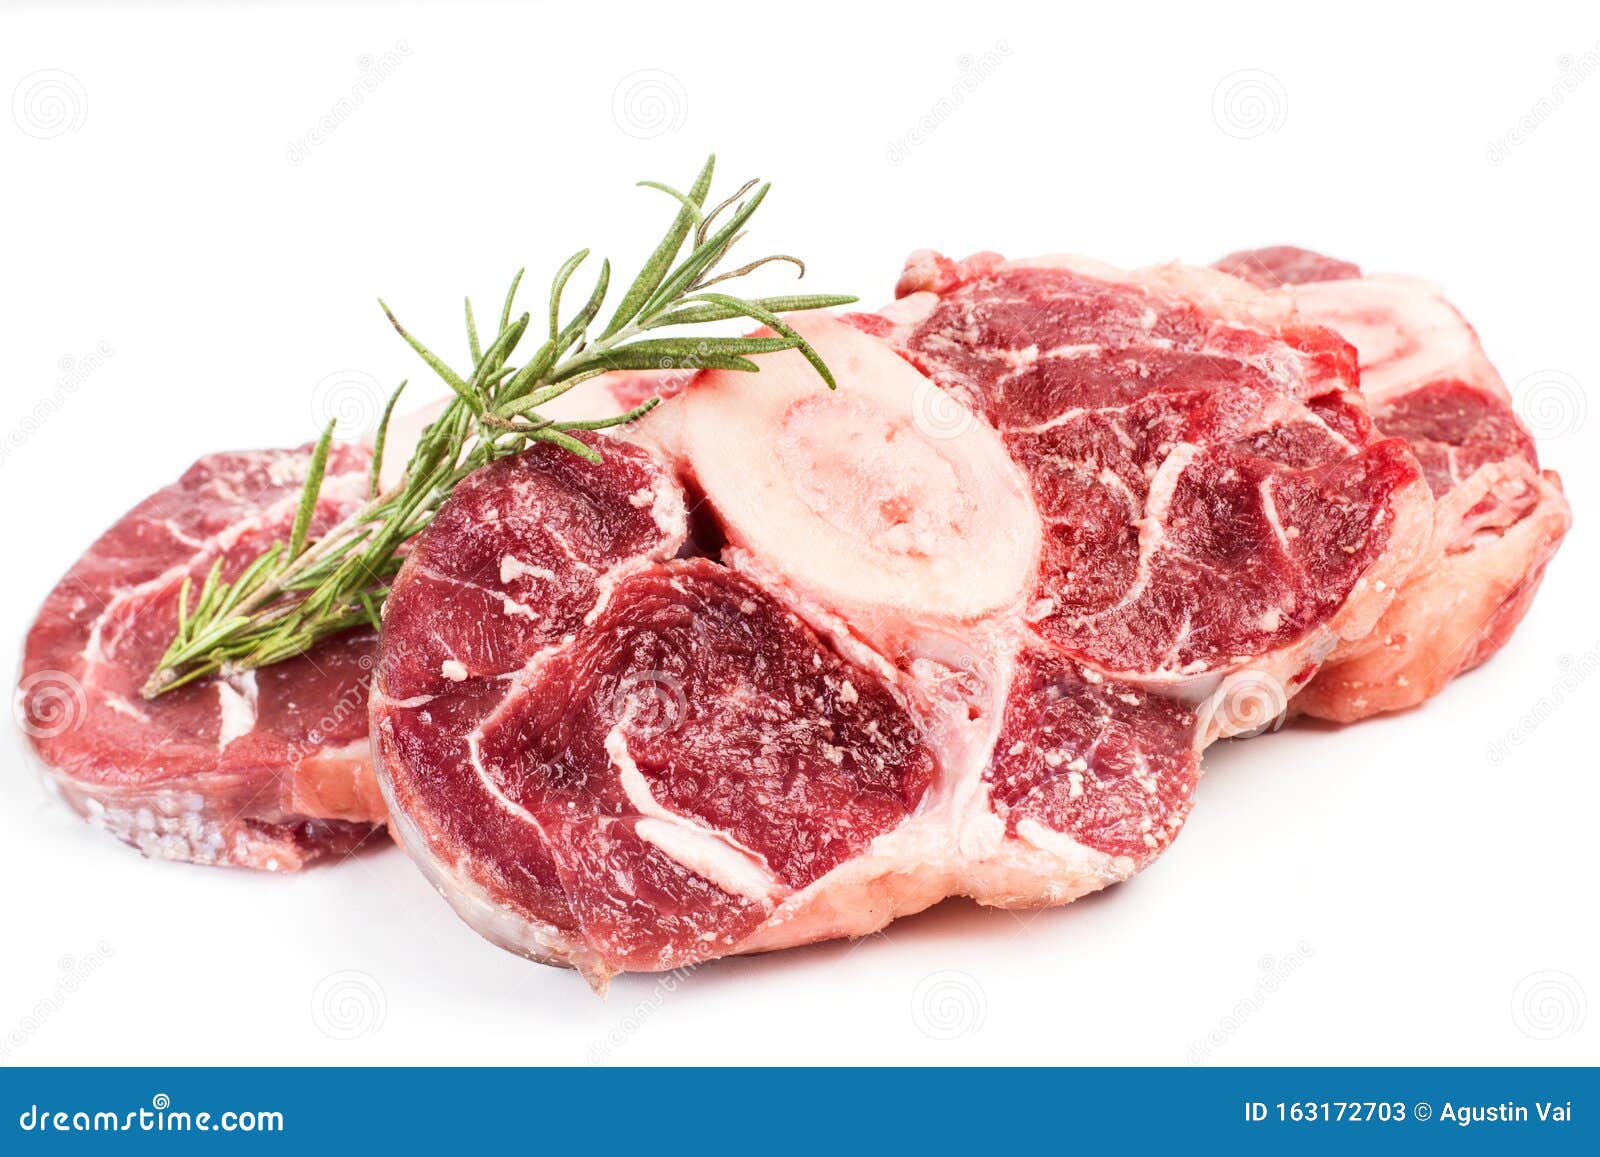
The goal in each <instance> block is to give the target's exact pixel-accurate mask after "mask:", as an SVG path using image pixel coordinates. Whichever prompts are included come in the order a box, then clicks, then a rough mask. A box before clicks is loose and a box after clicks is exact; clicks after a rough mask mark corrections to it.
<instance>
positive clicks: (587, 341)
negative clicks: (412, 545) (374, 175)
mask: <svg viewBox="0 0 1600 1157" xmlns="http://www.w3.org/2000/svg"><path fill="white" fill-rule="evenodd" d="M714 168H715V158H714V157H713V158H709V159H708V160H707V161H706V163H705V165H704V167H702V168H701V170H700V173H699V175H698V176H697V177H696V178H695V180H694V183H693V184H692V185H691V186H690V187H689V190H688V192H686V193H684V192H679V191H678V190H676V189H673V188H671V187H669V186H667V185H663V184H659V183H657V182H654V181H641V182H640V184H641V185H643V186H645V187H648V188H651V189H656V190H660V191H662V192H664V193H667V194H669V195H670V196H671V197H672V198H673V199H674V200H676V201H677V202H678V211H677V215H676V216H675V218H674V219H673V222H672V225H671V226H670V227H669V228H668V229H667V232H666V235H665V236H664V237H662V239H661V242H660V244H658V245H657V246H656V248H655V250H654V252H652V253H651V254H650V256H649V257H648V258H647V259H646V260H645V262H644V264H643V266H642V267H641V268H640V270H639V273H638V275H637V276H636V277H635V278H634V279H633V282H632V283H631V284H630V285H629V286H628V288H627V290H626V291H625V292H624V293H623V295H622V298H621V300H620V302H619V303H618V304H617V306H616V308H615V309H614V310H613V311H612V313H611V315H610V317H609V318H607V319H606V321H605V322H604V325H603V326H601V327H600V328H598V329H596V326H597V325H599V322H600V317H601V313H602V310H603V308H604V306H605V302H606V297H607V292H608V290H609V288H610V284H611V264H610V262H609V261H602V262H601V263H600V269H599V273H598V274H597V276H596V279H595V284H594V288H593V290H592V291H591V292H590V294H589V296H588V298H587V299H586V300H585V301H584V303H583V305H582V306H580V307H579V308H578V310H577V311H576V312H575V313H574V314H572V315H571V316H569V317H566V318H565V320H563V309H562V301H563V297H564V295H565V292H566V289H567V285H568V283H569V282H570V281H571V280H572V278H573V276H574V275H575V274H576V273H577V271H578V269H579V267H580V266H581V265H582V264H583V263H584V261H585V260H587V258H588V257H589V250H587V249H582V250H579V251H578V252H577V253H574V254H573V255H572V256H571V257H570V258H568V259H567V260H566V261H565V262H563V263H562V265H561V267H560V268H559V269H558V270H557V271H556V274H555V277H554V279H553V280H552V282H551V287H550V297H549V304H548V308H547V309H543V310H541V311H540V317H539V325H538V327H535V326H534V317H533V315H532V314H530V313H527V312H523V313H520V314H515V313H514V311H515V305H516V296H517V289H518V286H519V285H520V284H521V281H522V274H521V273H520V272H519V273H518V274H517V276H516V277H515V278H514V279H513V280H512V282H511V288H510V290H509V291H508V292H507V293H506V297H505V303H504V305H503V306H502V307H501V310H500V324H499V328H498V330H497V331H496V332H495V335H494V338H493V340H491V341H490V342H489V343H488V344H487V345H485V344H483V343H482V342H481V340H480V338H479V333H478V326H477V322H476V320H475V318H474V316H473V312H472V302H471V300H470V299H469V300H468V301H467V303H466V326H467V345H468V349H469V351H470V354H471V358H472V370H471V371H470V372H469V373H467V374H459V373H457V372H456V371H455V370H453V369H451V368H450V367H449V366H448V365H446V364H445V362H444V361H443V359H441V358H440V357H439V356H438V355H436V354H435V353H434V352H433V351H432V350H430V349H429V348H428V347H427V346H425V345H423V344H422V342H420V341H418V340H417V339H416V338H415V337H414V336H412V334H411V333H410V332H408V331H407V330H406V329H405V327H404V326H402V325H401V324H400V322H399V321H398V320H396V319H395V316H394V314H393V313H392V312H391V311H390V310H389V307H388V306H387V305H385V304H384V303H383V302H382V301H380V302H379V305H380V306H382V308H383V311H384V313H385V314H386V315H387V316H388V318H389V320H390V322H391V323H393V325H394V327H395V329H396V331H398V332H399V334H400V336H401V337H402V338H404V339H405V341H406V342H407V344H409V345H410V346H411V348H412V349H413V350H415V351H416V352H417V354H418V355H419V356H420V357H421V358H422V360H423V361H424V362H426V363H427V364H428V366H429V367H430V368H431V369H432V370H433V371H434V373H436V374H438V375H439V377H440V378H442V379H443V380H444V382H445V384H446V385H448V386H449V387H450V389H451V390H452V391H453V392H454V394H455V397H454V398H452V399H451V401H450V403H449V404H448V405H447V406H446V407H445V409H444V411H443V412H442V413H441V414H440V415H439V417H438V418H437V419H436V420H435V421H434V422H433V423H432V424H430V425H429V426H428V427H427V428H426V429H425V430H424V431H423V432H422V435H421V437H420V439H419V440H418V443H417V446H416V449H415V450H413V451H412V454H411V457H410V458H409V459H408V461H407V464H406V469H405V472H404V474H403V475H402V476H401V478H400V480H399V481H398V482H396V483H395V484H394V485H393V486H390V487H389V488H387V489H384V490H381V491H380V489H379V484H378V479H379V476H380V472H381V470H382V467H383V456H384V450H385V442H386V440H387V435H388V429H389V419H390V417H391V415H392V414H393V413H394V408H395V404H396V402H397V401H398V400H399V397H400V393H401V391H402V390H404V389H405V385H406V384H405V383H404V382H402V383H401V384H400V386H399V388H398V389H396V390H395V392H394V394H393V395H391V397H390V398H389V400H388V404H387V405H386V406H385V407H384V410H383V414H382V417H381V418H380V420H379V424H378V430H377V434H376V436H375V438H374V442H373V454H372V466H371V483H370V486H369V498H368V501H367V502H366V503H364V504H363V505H362V506H361V507H360V508H359V509H357V510H355V511H354V512H352V513H351V514H350V515H349V516H348V517H346V518H345V519H344V520H343V521H341V522H340V523H339V524H338V525H336V526H334V527H333V528H332V529H330V530H329V531H327V532H326V533H325V534H323V535H321V536H320V537H316V538H313V537H312V536H311V533H310V531H311V522H312V515H313V513H314V512H315V510H316V506H317V498H318V495H319V494H320V493H321V489H322V478H323V473H324V470H325V468H326V465H327V460H328V452H329V449H330V447H331V446H332V441H333V425H332V424H331V423H330V424H329V425H328V427H327V428H326V429H324V430H323V431H322V435H321V437H320V438H319V439H318V440H317V443H316V446H315V448H314V449H313V451H312V455H311V462H310V466H309V469H308V471H307V476H306V481H305V486H304V489H303V491H302V494H301V499H300V505H299V508H298V511H297V514H296V517H295V521H294V524H293V527H292V529H291V531H290V534H289V540H288V541H287V542H280V543H278V544H277V545H275V546H273V547H272V548H271V549H270V550H268V551H267V552H266V553H264V554H262V555H260V556H258V557H257V558H255V559H254V560H252V561H251V562H250V563H249V564H248V565H247V566H245V567H244V569H243V570H242V571H240V572H239V574H238V575H237V577H235V578H233V579H231V580H227V579H224V578H223V560H222V559H220V558H219V559H218V560H217V561H216V563H215V564H214V565H213V566H212V568H211V570H210V572H209V573H208V574H207V575H206V578H205V580H204V581H203V582H202V583H201V584H200V589H199V591H198V592H196V591H195V590H194V589H193V584H192V583H191V582H190V581H189V579H187V578H186V579H184V581H183V585H182V587H181V588H180V590H179V593H178V626H177V630H176V632H175V634H174V635H173V638H172V642H171V644H170V645H169V646H168V647H167V650H166V653H165V654H164V655H162V657H161V661H160V662H159V663H158V664H157V665H156V667H155V669H154V670H153V671H152V672H151V674H150V677H149V679H148V680H147V681H146V682H145V685H144V696H145V698H147V699H153V698H155V697H156V696H158V695H161V694H163V693H164V692H167V691H170V690H172V689H173V688H175V687H181V686H182V685H184V684H185V683H189V682H192V681H194V680H196V679H202V678H205V677H208V676H211V675H219V674H220V675H228V674H232V673H235V672H239V671H244V670H249V669H252V668H256V667H264V666H268V665H270V664H272V663H277V662H281V661H282V660H284V659H287V658H290V657H291V656H293V655H297V654H299V653H301V652H302V651H305V650H307V649H309V648H310V647H312V646H314V645H315V644H316V643H317V642H319V641H320V640H322V639H325V638H327V637H328V636H330V635H334V634H338V633H339V632H341V631H346V630H350V629H351V628H354V627H358V626H361V625H363V624H365V625H370V626H372V627H373V628H376V627H377V626H378V625H379V612H380V609H381V607H382V605H383V600H384V597H385V596H386V595H387V594H388V588H389V582H390V580H391V579H392V578H393V577H394V574H395V572H396V571H397V570H398V569H399V567H400V562H401V551H402V547H403V546H404V544H405V543H406V541H407V540H408V539H410V538H411V537H412V536H414V535H416V534H417V533H418V532H419V531H421V530H422V529H423V527H425V526H427V525H428V523H429V521H430V520H431V519H432V518H433V515H434V513H435V512H436V511H437V510H438V509H439V507H440V505H441V504H442V503H443V502H444V500H445V498H446V497H448V496H449V494H450V492H451V490H453V489H454V488H455V486H456V484H457V483H458V482H460V481H461V480H462V479H463V478H465V477H466V476H467V475H468V474H470V473H472V472H473V471H474V470H476V469H478V468H479V467H480V466H483V465H484V464H486V463H488V462H491V461H493V460H495V459H497V458H502V457H505V456H506V455H508V454H515V453H517V452H518V451H520V450H522V449H525V448H526V447H528V446H530V445H532V444H534V443H536V442H547V443H550V444H551V445H554V446H558V447H560V448H562V449H564V450H567V451H569V452H571V453H573V454H576V455H579V456H580V457H582V458H585V459H589V460H591V461H599V454H598V452H596V451H595V450H593V449H591V448H590V447H589V446H587V445H585V444H584V443H583V442H582V441H580V440H578V439H577V438H575V437H573V436H572V434H571V433H570V431H576V430H600V429H605V428H607V427H610V426H617V425H621V424H623V423H625V422H631V421H634V420H635V419H637V418H639V417H641V416H643V415H644V414H646V413H648V412H649V411H650V410H651V409H653V408H654V407H655V406H656V404H657V403H658V402H659V401H660V399H659V398H651V399H650V400H649V401H647V402H645V403H644V404H643V405H640V406H636V407H634V408H633V409H631V410H629V411H627V412H626V413H622V414H612V415H609V416H604V417H599V418H593V419H586V420H574V421H558V420H555V419H551V418H546V417H544V416H543V415H541V413H540V407H541V406H545V405H548V404H549V403H550V402H552V401H554V400H555V399H556V398H558V397H560V396H561V395H562V394H564V393H566V392H567V391H568V390H570V389H572V388H573V387H574V386H577V385H579V384H580V383H582V382H584V381H587V380H588V379H590V378H593V377H596V376H598V375H600V374H603V373H607V372H610V371H612V370H632V369H654V368H659V367H663V366H674V367H685V368H712V369H727V370H741V371H747V372H752V373H753V372H755V371H756V370H758V369H759V367H758V366H757V365H756V363H755V362H753V361H751V360H750V357H749V355H751V354H760V353H770V352H774V351H777V350H787V349H793V350H798V351H800V353H801V354H803V355H804V356H805V357H806V359H807V360H809V361H810V362H811V364H812V365H813V366H815V367H816V370H817V373H818V374H819V375H820V376H821V377H822V379H823V380H824V381H825V382H827V384H828V385H829V386H830V387H832V386H833V385H834V381H833V376H832V375H831V374H830V373H829V372H828V367H827V366H826V365H824V364H823V361H822V359H821V357H819V356H818V354H817V351H816V350H814V349H812V348H811V346H810V345H809V344H808V343H807V342H806V341H805V339H804V338H802V337H801V336H800V335H799V334H798V333H796V332H795V331H794V330H793V329H792V328H790V327H789V326H788V325H786V324H784V322H783V321H782V319H781V318H779V317H778V316H777V315H778V314H779V313H786V312H795V311H800V310H809V309H823V308H827V307H830V306H836V305H848V304H849V303H850V302H853V301H854V300H856V299H855V298H853V297H847V296H841V295H837V294H808V295H801V296H790V297H754V298H744V297H739V296H736V295H734V294H731V293H727V292H723V291H721V290H720V289H716V290H714V289H713V288H712V287H713V286H722V285H724V283H727V282H732V281H735V280H737V279H738V278H741V277H743V276H745V275H746V274H748V273H751V272H753V271H754V270H756V269H758V268H760V267H761V266H763V265H766V264H768V263H770V262H775V261H777V262H788V263H790V264H793V265H795V266H796V267H798V269H799V271H800V273H801V275H802V276H803V275H804V273H805V266H804V264H803V263H802V262H801V261H800V260H799V259H798V258H795V257H790V256H788V255H786V254H773V255H770V256H766V257H761V258H758V259H756V260H754V261H750V262H747V263H745V264H743V265H740V266H738V267H737V268H733V269H727V270H724V269H723V265H724V264H725V262H726V259H727V256H728V253H729V251H730V250H731V249H732V248H733V247H734V245H735V244H736V243H737V242H738V241H739V240H740V239H741V238H742V237H743V236H744V230H745V226H746V225H747V224H748V223H749V221H750V218H751V217H752V216H753V215H754V214H755V211H756V210H757V209H758V208H759V207H760V206H761V202H762V201H763V199H764V198H765V197H766V195H767V191H768V189H769V188H770V186H768V185H766V184H760V185H758V184H757V183H756V182H755V181H751V182H749V183H748V184H746V185H745V186H744V187H743V188H741V189H740V190H739V191H738V192H736V193H734V194H733V196H731V197H729V198H727V199H726V200H724V201H722V202H720V203H719V204H717V205H715V207H713V208H711V209H710V210H707V209H706V204H707V195H708V194H709V192H710V190H711V178H712V172H713V170H714ZM734 318H745V319H747V320H749V321H754V322H758V323H760V324H761V325H763V326H765V327H767V328H768V329H769V330H771V331H772V333H773V336H771V337H723V336H712V335H705V334H690V335H685V334H683V333H681V332H680V333H677V334H676V335H673V336H664V335H663V331H669V330H678V329H679V328H680V327H684V326H701V325H706V324H710V323H713V322H719V321H727V320H729V319H734ZM530 328H537V329H538V330H540V331H542V332H543V333H544V337H543V339H542V340H541V342H540V344H539V345H538V347H537V348H536V349H535V350H534V351H533V353H532V355H531V356H529V357H528V359H527V360H526V361H524V362H522V363H521V364H520V365H513V364H512V361H511V359H512V356H513V355H514V354H515V353H516V351H517V349H518V347H519V345H520V344H521V343H522V341H523V339H524V338H525V337H526V336H527V333H528V330H529V329H530Z"/></svg>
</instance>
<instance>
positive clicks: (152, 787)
mask: <svg viewBox="0 0 1600 1157" xmlns="http://www.w3.org/2000/svg"><path fill="white" fill-rule="evenodd" d="M309 461H310V453H309V451H308V450H307V449H300V450H270V451H257V452H240V453H225V454H212V455H208V456H206V457H204V458H202V459H200V460H199V461H198V462H196V463H195V464H194V465H193V466H192V467H190V468H189V470H188V471H187V472H185V473H184V475H183V476H182V477H181V478H180V479H179V480H178V481H177V482H175V483H173V484H172V485H171V486H168V487H166V488H165V489H163V490H160V491H158V492H157V493H155V494H153V495H151V496H150V497H149V498H147V499H145V500H144V501H143V502H141V503H140V504H139V505H138V506H136V507H134V509H133V510H131V511H129V513H128V514H126V515H125V516H124V517H123V518H122V519H121V520H119V521H118V522H117V523H116V525H114V526H113V527H112V528H111V529H110V530H108V531H106V533H105V534H104V535H102V536H101V537H100V538H99V540H97V541H96V542H95V543H94V545H92V546H91V547H90V548H89V550H88V552H87V553H86V554H85V555H84V556H83V557H82V558H81V559H79V560H78V562H77V563H76V564H74V566H73V567H72V569H71V570H69V571H68V572H67V574H66V576H65V577H64V578H62V580H61V582H60V583H59V584H58V585H57V586H56V588H55V589H54V590H53V591H51V592H50V595H49V597H48V598H47V599H46V600H45V603H44V606H43V607H42V608H41V610H40V611H39V615H38V617H37V619H36V620H35V622H34V624H33V627H32V629H31V630H30V631H29V633H28V637H27V641H26V644H25V649H24V656H23V667H22V679H21V684H20V686H19V688H18V692H17V703H16V708H17V716H18V719H19V721H20V722H21V724H22V726H23V729H24V731H25V732H26V733H27V734H28V736H29V738H30V740H31V742H32V745H33V748H34V750H35V751H36V752H37V753H38V755H39V757H40V758H41V760H42V761H43V763H44V765H45V769H46V773H47V775H48V778H49V782H50V783H52V784H53V785H54V786H55V787H56V789H57V790H58V791H59V793H60V795H61V796H62V798H63V799H65V801H66V802H67V803H68V804H69V805H70V806H71V807H73V808H74V809H75V810H77V811H78V812H80V813H81V814H83V815H84V816H85V817H87V818H88V819H89V821H90V822H91V823H92V824H94V825H95V826H96V827H99V828H102V829H104V830H106V831H108V832H110V833H111V834H113V835H115V836H117V837H118V838H120V839H122V840H125V841H126V842H128V843H130V844H133V845H135V846H136V847H138V848H139V849H140V850H141V851H143V852H144V853H145V854H146V855H148V856H153V857H159V858H164V859H172V860H186V861H191V862H194V863H201V864H222V865H232V866H238V867H252V868H264V869H269V870H279V871H283V870H290V869H294V868H298V867H301V866H302V865H304V864H306V863H308V862H310V861H312V860H314V859H316V858H318V857H321V856H328V855H337V854H342V853H345V852H348V851H350V850H352V849H353V848H355V847H357V846H358V845H360V844H361V843H362V842H363V841H364V840H365V839H366V838H367V837H368V836H369V835H370V834H371V833H372V831H373V830H374V825H375V824H378V823H381V822H382V820H383V804H382V798H381V796H380V794H379V792H378V790H377V784H376V782H375V780H374V778H373V775H372V764H371V755H370V745H369V743H368V741H367V720H366V706H365V704H366V695H367V688H368V684H369V683H370V681H371V670H372V665H373V657H374V654H375V651H376V640H375V638H374V637H373V633H372V632H370V631H355V632H351V633H348V634H346V635H343V636H340V637H336V638H333V639H329V640H327V641H326V642H324V643H322V644H320V645H319V646H318V647H316V648H315V649H314V650H312V651H310V652H308V653H307V654H305V655H301V656H298V657H296V658H294V659H291V660H289V661H287V662H284V663H280V664H277V665H274V666H271V667H265V668H262V669H261V670H259V671H251V672H245V673H243V674H239V675H234V676H231V677H229V678H225V679H209V680H205V681H201V682H196V683H193V684H190V685H187V686H184V687H180V688H178V689H176V690H174V691H171V692H168V693H167V694H165V695H162V696H160V697H159V698H157V699H154V700H149V701H147V700H145V699H143V698H142V697H141V695H140V689H141V687H142V686H143V684H144V681H145V679H146V677H147V676H148V675H149V674H150V671H151V669H152V668H153V667H154V665H155V663H156V661H157V660H158V659H159V658H160V656H161V654H162V653H163V652H164V651H165V649H166V646H167V643H168V642H169V641H170V639H171V637H172V633H173V630H174V629H175V627H176V624H177V600H178V590H179V586H180V584H181V582H182V580H183V578H184V577H185V576H188V577H190V578H191V579H193V580H194V582H195V583H196V585H197V586H198V584H199V583H200V582H202V581H203V580H204V578H205V575H206V572H207V571H209V570H210V569H211V566H212V564H213V563H214V562H215V561H216V559H217V558H219V557H221V558H224V559H225V560H226V562H225V567H224V574H225V576H227V577H232V576H233V575H236V574H237V573H238V572H239V571H240V570H241V569H242V568H243V566H244V565H246V564H247V563H248V562H249V561H250V560H251V559H253V558H254V557H255V556H256V555H258V554H259V553H261V552H262V551H264V550H266V549H268V548H269V547H270V546H272V544H273V543H275V542H278V541H280V540H283V539H287V538H288V536H289V531H290V528H291V526H292V525H293V521H294V516H295V511H296V508H297V506H298V504H299V501H300V490H301V486H302V484H303V482H304V480H305V475H306V468H307V465H308V463H309ZM368 463H369V457H368V454H367V452H366V451H365V450H364V449H363V448H361V447H359V446H347V445H336V446H335V447H334V449H333V451H332V454H331V456H330V458H329V462H328V468H327V474H326V480H325V483H324V486H323V490H322V497H321V501H320V503H319V504H318V507H317V510H316V517H315V522H314V523H313V531H314V532H315V531H320V530H324V529H326V528H327V527H329V526H331V525H332V524H333V523H334V522H336V521H337V520H338V519H339V518H341V517H343V516H344V515H345V514H346V513H348V512H349V511H350V510H351V509H353V508H354V507H355V506H356V505H357V504H358V503H359V502H360V501H361V500H362V499H363V498H364V497H365V493H366V486H367V469H368Z"/></svg>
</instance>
